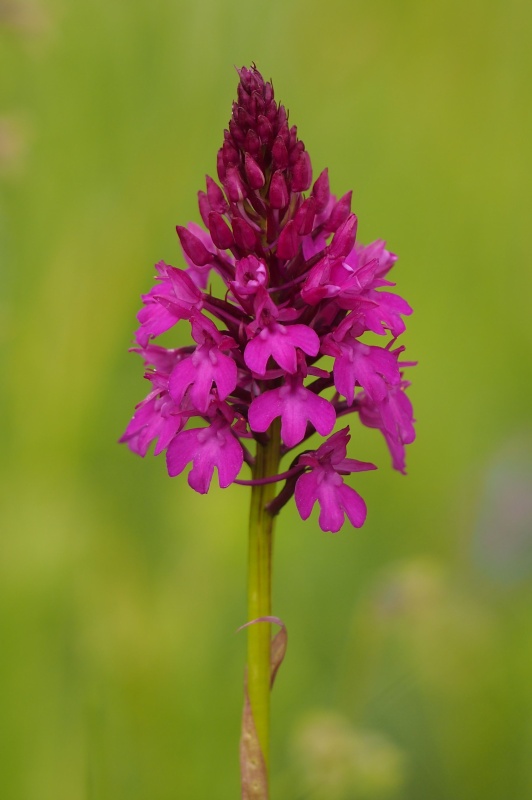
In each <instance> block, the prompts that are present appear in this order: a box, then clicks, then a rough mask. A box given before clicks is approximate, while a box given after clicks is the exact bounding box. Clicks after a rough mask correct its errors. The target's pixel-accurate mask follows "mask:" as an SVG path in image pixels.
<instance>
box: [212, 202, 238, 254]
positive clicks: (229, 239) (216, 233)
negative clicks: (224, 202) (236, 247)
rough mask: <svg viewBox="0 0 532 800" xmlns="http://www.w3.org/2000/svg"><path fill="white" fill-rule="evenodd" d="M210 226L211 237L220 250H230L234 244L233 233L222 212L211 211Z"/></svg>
mask: <svg viewBox="0 0 532 800" xmlns="http://www.w3.org/2000/svg"><path fill="white" fill-rule="evenodd" d="M208 227H209V233H210V234H211V239H212V241H213V242H214V244H215V245H216V247H218V248H219V249H220V250H228V249H229V248H230V247H232V246H233V244H234V241H233V234H232V233H231V230H230V228H229V226H228V225H227V223H226V222H225V220H224V218H223V217H222V215H221V214H218V213H217V212H216V211H211V213H210V214H209V222H208Z"/></svg>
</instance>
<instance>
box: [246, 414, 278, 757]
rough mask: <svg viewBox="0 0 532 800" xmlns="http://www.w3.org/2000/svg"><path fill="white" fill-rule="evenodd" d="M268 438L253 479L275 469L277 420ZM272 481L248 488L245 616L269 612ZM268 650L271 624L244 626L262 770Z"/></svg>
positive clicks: (253, 617)
mask: <svg viewBox="0 0 532 800" xmlns="http://www.w3.org/2000/svg"><path fill="white" fill-rule="evenodd" d="M268 434H269V437H268V441H267V442H266V443H265V444H257V454H256V460H255V465H254V468H253V479H254V480H261V479H263V478H268V477H270V476H272V475H275V474H276V473H277V471H278V466H279V459H280V449H281V436H280V425H279V420H276V421H275V422H273V423H272V425H271V427H270V429H269V431H268ZM275 492H276V486H275V484H274V483H261V484H256V485H254V486H253V487H252V491H251V505H250V515H249V552H248V619H249V620H250V621H251V620H256V619H259V618H260V617H269V616H271V614H272V607H271V602H272V601H271V597H272V554H273V531H274V521H275V517H274V516H273V515H272V514H271V512H270V511H269V510H268V508H267V506H268V504H269V503H270V502H271V501H272V500H273V498H274V497H275ZM270 650H271V625H270V623H269V622H261V623H259V624H256V625H250V626H249V627H248V657H247V691H248V696H249V701H250V704H251V711H252V714H253V720H254V723H255V729H256V732H257V736H258V739H259V743H260V748H261V751H262V755H263V758H264V763H265V767H266V770H268V764H269V743H270V673H271V669H270Z"/></svg>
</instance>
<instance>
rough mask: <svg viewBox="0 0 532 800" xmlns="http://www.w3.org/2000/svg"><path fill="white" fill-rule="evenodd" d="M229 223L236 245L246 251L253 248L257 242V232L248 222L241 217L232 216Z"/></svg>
mask: <svg viewBox="0 0 532 800" xmlns="http://www.w3.org/2000/svg"><path fill="white" fill-rule="evenodd" d="M231 224H232V226H233V234H234V237H235V242H236V244H237V246H238V247H240V249H241V250H245V251H246V252H249V251H251V250H253V248H254V247H255V244H256V242H257V234H256V232H255V231H254V230H253V228H252V227H251V225H250V224H249V222H246V220H245V219H242V217H233V219H232V220H231Z"/></svg>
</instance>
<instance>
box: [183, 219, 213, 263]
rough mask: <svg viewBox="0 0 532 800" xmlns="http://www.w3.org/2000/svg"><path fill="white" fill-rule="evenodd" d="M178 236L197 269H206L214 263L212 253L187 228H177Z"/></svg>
mask: <svg viewBox="0 0 532 800" xmlns="http://www.w3.org/2000/svg"><path fill="white" fill-rule="evenodd" d="M176 231H177V235H178V236H179V241H180V242H181V247H182V248H183V250H184V251H185V253H186V254H187V256H188V257H189V258H190V260H191V261H192V262H193V263H194V264H195V265H196V266H197V267H204V266H205V265H206V264H210V263H211V262H212V253H209V251H208V250H207V248H206V247H205V245H204V244H203V242H201V241H200V240H199V239H198V237H197V236H194V234H193V233H191V232H190V231H189V230H187V228H184V227H183V226H182V225H177V226H176Z"/></svg>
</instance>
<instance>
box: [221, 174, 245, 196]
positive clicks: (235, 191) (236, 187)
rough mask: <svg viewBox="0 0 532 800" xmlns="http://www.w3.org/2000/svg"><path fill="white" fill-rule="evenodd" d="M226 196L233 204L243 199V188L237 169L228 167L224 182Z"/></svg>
mask: <svg viewBox="0 0 532 800" xmlns="http://www.w3.org/2000/svg"><path fill="white" fill-rule="evenodd" d="M224 186H225V190H226V192H227V196H228V197H229V199H230V200H231V202H233V203H238V202H240V200H243V199H244V186H243V184H242V179H241V177H240V173H239V171H238V169H236V168H235V167H228V168H227V173H226V176H225V181H224Z"/></svg>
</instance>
